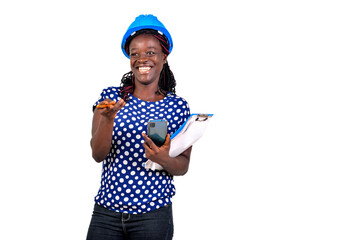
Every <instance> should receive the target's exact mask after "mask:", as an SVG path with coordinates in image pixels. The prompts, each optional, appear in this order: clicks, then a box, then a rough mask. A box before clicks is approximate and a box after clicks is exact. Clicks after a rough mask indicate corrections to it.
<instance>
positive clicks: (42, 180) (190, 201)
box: [0, 0, 360, 240]
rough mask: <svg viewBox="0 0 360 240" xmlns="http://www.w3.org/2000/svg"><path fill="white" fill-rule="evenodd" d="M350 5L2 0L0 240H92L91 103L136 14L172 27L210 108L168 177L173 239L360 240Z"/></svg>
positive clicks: (187, 81) (176, 56)
mask: <svg viewBox="0 0 360 240" xmlns="http://www.w3.org/2000/svg"><path fill="white" fill-rule="evenodd" d="M359 12H360V8H359V7H358V6H357V5H356V1H346V0H341V1H335V0H334V1H319V0H311V1H306V0H305V1H285V0H283V1H280V0H276V1H264V0H253V1H226V0H223V1H216V2H215V1H177V2H176V3H173V2H172V1H114V0H112V1H108V0H103V1H92V0H89V1H80V0H71V1H70V0H69V1H66V0H62V1H48V0H47V1H45V0H44V1H39V0H34V1H17V0H11V1H10V0H8V1H6V0H5V1H1V3H0V34H1V37H0V84H1V88H0V91H1V92H0V97H1V104H2V108H1V120H0V121H1V124H0V138H1V155H0V157H1V174H0V180H1V182H0V184H1V188H0V191H1V197H0V208H1V212H0V218H1V231H0V238H1V239H85V236H86V233H87V228H88V225H89V222H90V218H91V213H92V208H93V197H94V196H95V194H96V192H97V190H98V187H99V184H100V171H101V165H100V164H97V163H95V161H93V160H92V158H91V149H90V145H89V141H90V129H91V119H92V110H91V109H92V104H93V103H94V102H95V101H96V100H97V98H98V96H99V94H100V92H101V90H102V89H103V88H105V87H107V86H112V85H115V86H116V85H119V83H120V79H121V76H122V75H123V74H124V73H125V72H128V71H129V70H130V66H129V61H128V59H127V58H125V57H124V56H123V54H122V52H121V48H120V42H121V39H122V36H123V34H124V33H125V31H126V29H127V27H128V26H129V25H130V23H131V22H132V21H133V20H134V19H135V17H136V16H137V15H139V14H142V13H152V14H154V15H156V16H158V18H159V19H160V21H162V22H163V23H164V24H165V26H166V27H167V28H168V30H169V31H170V33H171V34H172V37H173V40H174V49H173V52H172V53H171V55H170V56H169V59H168V60H169V65H170V67H171V69H172V70H173V72H174V74H175V77H176V79H177V83H178V87H177V93H178V95H180V96H182V97H184V98H185V99H187V100H188V102H189V103H190V107H191V110H192V112H210V113H214V114H215V117H214V118H213V120H212V122H211V124H210V126H209V128H208V131H207V132H206V134H205V135H204V137H203V138H202V139H200V140H199V142H198V143H196V145H195V146H194V148H193V153H192V158H191V164H190V170H189V172H188V173H187V175H185V176H183V177H176V178H175V183H176V187H177V195H176V196H175V197H174V199H173V201H174V221H175V236H174V239H175V240H182V239H244V240H252V239H256V240H257V239H261V240H263V239H277V240H279V239H286V240H288V239H291V240H292V239H301V240H303V239H316V240H318V239H347V240H350V239H360V231H359V225H360V204H359V203H360V193H359V188H360V174H359V172H360V164H359V160H360V154H359V144H360V137H359V136H360V127H359V123H360V114H359V103H360V96H359V95H360V94H359V92H360V88H359V80H360V78H359V77H360V73H359V66H360V57H359V56H360V47H359V46H360V44H359V42H360V34H359V22H360V17H359V16H360V15H359Z"/></svg>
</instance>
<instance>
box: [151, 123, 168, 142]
mask: <svg viewBox="0 0 360 240" xmlns="http://www.w3.org/2000/svg"><path fill="white" fill-rule="evenodd" d="M167 125H168V124H167V121H166V120H165V119H160V120H149V122H148V125H147V135H148V136H149V138H151V140H152V141H153V142H154V143H155V144H156V146H158V147H161V146H162V145H163V144H164V142H165V139H166V135H167Z"/></svg>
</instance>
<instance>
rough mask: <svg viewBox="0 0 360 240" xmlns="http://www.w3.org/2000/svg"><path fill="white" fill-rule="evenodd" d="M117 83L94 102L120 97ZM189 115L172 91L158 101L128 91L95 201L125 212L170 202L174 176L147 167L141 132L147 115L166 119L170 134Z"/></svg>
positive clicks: (147, 117)
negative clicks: (126, 100) (144, 99)
mask: <svg viewBox="0 0 360 240" xmlns="http://www.w3.org/2000/svg"><path fill="white" fill-rule="evenodd" d="M119 93H120V87H109V88H107V89H104V90H103V92H102V93H101V96H100V98H99V100H98V101H97V102H96V103H95V104H94V106H96V105H97V104H98V103H100V102H101V101H103V100H105V99H107V98H109V99H111V100H114V101H118V100H120V96H119ZM189 116H190V109H189V106H188V104H187V102H186V101H185V100H184V99H182V98H180V97H178V96H176V95H174V94H171V93H168V94H167V96H166V97H165V98H164V99H163V100H160V101H156V102H147V101H143V100H141V99H138V98H136V97H134V96H133V95H131V94H130V95H129V100H128V102H127V103H126V105H125V106H124V107H123V108H122V109H121V110H120V111H119V112H118V113H117V116H116V118H115V121H114V128H113V134H112V145H111V150H110V152H109V154H108V155H107V157H106V159H105V160H104V161H103V165H102V174H101V185H100V189H99V191H98V194H97V195H96V196H95V202H96V203H97V204H99V205H101V206H104V207H105V208H108V209H110V210H113V211H116V212H124V213H132V214H138V213H146V212H149V211H152V210H155V209H157V208H160V207H162V206H165V205H168V204H169V203H171V197H172V196H173V195H175V186H174V183H173V176H172V175H170V174H169V173H168V172H166V171H157V170H155V171H153V170H146V169H145V168H144V167H143V166H142V164H143V163H145V162H146V161H147V160H148V159H147V158H146V157H145V150H144V148H143V146H142V144H143V143H144V139H143V137H142V136H141V133H142V132H146V129H147V122H148V121H149V120H150V119H166V120H167V121H168V133H170V135H171V134H173V133H174V132H175V131H176V130H177V129H178V128H179V127H180V126H181V125H182V124H183V123H184V122H185V120H186V119H187V118H188V117H189Z"/></svg>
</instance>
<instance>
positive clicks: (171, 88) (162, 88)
mask: <svg viewBox="0 0 360 240" xmlns="http://www.w3.org/2000/svg"><path fill="white" fill-rule="evenodd" d="M140 34H151V35H152V36H154V37H155V38H156V39H158V40H159V42H160V45H161V48H162V51H163V53H165V54H166V55H169V44H168V40H167V38H166V37H165V35H163V34H161V33H159V32H158V31H155V30H153V29H142V30H140V31H137V32H136V33H135V34H133V35H131V36H130V37H129V38H128V39H127V40H126V43H125V50H126V52H127V53H128V54H129V45H130V42H131V40H132V39H134V38H135V37H136V36H139V35H140ZM175 87H176V80H175V77H174V74H173V73H172V71H171V70H170V67H169V64H168V63H167V62H166V63H165V64H164V66H163V69H162V70H161V73H160V79H159V84H158V90H157V91H156V94H161V95H164V96H165V95H166V94H167V93H168V92H171V93H173V94H175ZM134 89H135V81H134V73H133V72H132V71H130V72H128V73H125V74H124V75H123V77H122V79H121V84H120V96H121V98H122V99H124V101H128V100H129V93H133V92H134Z"/></svg>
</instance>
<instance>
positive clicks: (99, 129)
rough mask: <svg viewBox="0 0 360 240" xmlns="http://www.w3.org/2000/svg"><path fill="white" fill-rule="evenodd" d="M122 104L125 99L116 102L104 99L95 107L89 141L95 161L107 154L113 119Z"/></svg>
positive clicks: (102, 158)
mask: <svg viewBox="0 0 360 240" xmlns="http://www.w3.org/2000/svg"><path fill="white" fill-rule="evenodd" d="M102 105H103V106H102ZM124 106H125V101H124V100H123V99H120V100H119V101H118V102H115V101H112V100H111V99H105V100H104V101H102V102H100V103H99V105H98V106H97V107H96V109H95V111H94V116H93V122H92V130H91V133H92V137H91V141H90V145H91V148H92V155H93V158H94V159H95V161H97V162H101V161H103V160H104V159H105V158H106V156H107V155H108V153H109V151H110V148H111V139H112V132H113V124H114V120H115V117H116V114H117V112H118V111H119V110H120V109H121V108H123V107H124Z"/></svg>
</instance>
